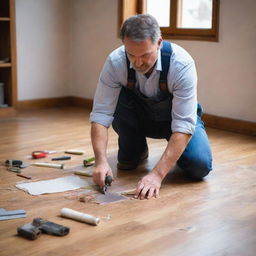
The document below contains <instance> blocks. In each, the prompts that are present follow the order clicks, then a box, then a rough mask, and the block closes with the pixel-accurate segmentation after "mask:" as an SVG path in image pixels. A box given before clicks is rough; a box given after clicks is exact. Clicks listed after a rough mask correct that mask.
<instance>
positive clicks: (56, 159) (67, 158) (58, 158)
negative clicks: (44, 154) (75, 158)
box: [52, 156, 71, 161]
mask: <svg viewBox="0 0 256 256" xmlns="http://www.w3.org/2000/svg"><path fill="white" fill-rule="evenodd" d="M70 159H71V156H61V157H55V158H52V161H61V160H70Z"/></svg>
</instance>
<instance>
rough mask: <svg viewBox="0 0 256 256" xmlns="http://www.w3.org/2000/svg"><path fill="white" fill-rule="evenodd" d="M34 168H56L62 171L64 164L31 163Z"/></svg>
mask: <svg viewBox="0 0 256 256" xmlns="http://www.w3.org/2000/svg"><path fill="white" fill-rule="evenodd" d="M32 165H34V166H40V167H50V168H57V169H64V164H52V163H39V162H37V163H32Z"/></svg>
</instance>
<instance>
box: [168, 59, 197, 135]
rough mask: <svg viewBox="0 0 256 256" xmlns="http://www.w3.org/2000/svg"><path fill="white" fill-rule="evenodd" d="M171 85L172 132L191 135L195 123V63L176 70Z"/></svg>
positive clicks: (181, 66)
mask: <svg viewBox="0 0 256 256" xmlns="http://www.w3.org/2000/svg"><path fill="white" fill-rule="evenodd" d="M173 75H175V82H174V85H173V101H172V132H181V133H186V134H193V133H194V131H195V126H196V121H197V73H196V68H195V63H194V62H193V61H192V62H190V63H187V64H186V65H180V66H178V68H177V69H176V72H175V74H173Z"/></svg>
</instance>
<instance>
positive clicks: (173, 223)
mask: <svg viewBox="0 0 256 256" xmlns="http://www.w3.org/2000/svg"><path fill="white" fill-rule="evenodd" d="M88 117H89V111H88V110H86V109H85V110H83V109H82V108H52V109H47V110H35V111H29V112H26V111H23V112H21V113H19V114H18V115H17V117H15V118H7V117H6V118H2V119H0V134H1V136H0V143H1V147H0V159H1V161H4V160H7V159H20V160H23V161H24V162H33V160H31V159H29V158H28V155H30V154H31V152H32V151H34V150H59V151H63V150H65V149H72V148H73V149H80V150H84V151H85V152H86V153H85V155H82V156H79V155H74V156H73V155H72V158H71V160H69V161H65V162H64V161H63V162H64V163H65V167H66V169H64V170H59V169H52V168H43V167H33V166H30V167H28V168H26V169H25V170H24V171H23V173H24V174H26V175H30V176H32V181H33V180H34V181H35V180H44V179H50V178H58V177H63V176H66V175H71V174H72V171H71V170H72V167H74V166H78V165H82V161H83V159H85V158H88V157H91V156H92V155H93V151H92V147H91V143H90V136H89V135H90V124H89V121H88ZM207 131H208V134H209V138H210V142H211V145H212V149H213V156H214V170H213V171H212V172H211V174H209V176H208V177H207V178H206V179H205V181H203V182H191V181H190V180H188V179H187V178H186V177H184V175H183V173H182V171H181V170H180V169H178V168H175V170H174V171H173V172H172V173H170V174H169V175H168V176H167V177H166V179H165V180H164V182H163V185H162V189H161V191H160V197H159V198H157V199H151V200H143V201H141V200H135V199H134V200H126V201H123V202H119V203H113V204H107V205H98V204H94V203H92V202H86V203H83V202H79V201H78V200H76V199H74V198H73V199H71V198H70V197H68V196H67V195H68V194H69V192H65V193H56V194H48V195H40V196H31V195H28V194H27V193H25V192H23V191H21V190H18V189H16V188H15V184H16V182H20V181H27V180H25V179H23V178H21V177H18V176H16V174H15V173H12V172H9V171H7V170H6V168H5V167H4V166H0V177H1V180H0V206H1V207H2V208H5V209H6V210H14V209H24V210H26V212H27V217H26V218H23V219H15V220H8V221H1V222H0V230H1V232H0V248H1V250H0V255H1V256H10V255H19V256H25V255H26V256H27V255H33V256H43V255H49V256H53V255H62V256H70V255H72V256H81V255H90V256H94V255H95V256H96V255H97V256H98V255H109V256H110V255H111V256H113V255H115V256H119V255H120V256H126V255H127V256H128V255H129V256H130V255H140V256H149V255H150V256H152V255H161V256H165V255H168V256H169V255H172V256H176V255H177V256H188V255H189V256H190V255H193V256H199V255H200V256H202V255H203V256H219V255H232V256H233V255H243V256H254V255H255V251H256V205H255V198H256V188H255V179H256V138H255V137H250V136H245V135H240V134H235V133H230V132H225V131H221V130H215V129H208V130H207ZM148 144H149V155H150V157H149V160H147V161H146V162H145V163H144V164H143V165H141V166H139V167H138V168H137V169H136V170H134V171H117V170H116V161H117V160H116V155H117V136H116V134H115V133H114V131H113V130H112V129H110V136H109V148H108V157H109V161H110V165H111V167H112V168H113V171H114V174H115V181H114V182H113V184H112V186H111V187H110V190H109V191H121V190H129V189H132V188H133V187H134V186H135V185H136V183H137V182H138V179H139V178H140V177H142V176H143V175H145V174H146V173H147V172H148V171H150V169H151V168H152V167H153V166H154V164H155V163H156V161H157V160H158V159H159V157H160V155H161V153H162V152H163V150H164V148H165V146H166V142H165V141H164V140H153V139H149V140H148ZM62 154H63V152H59V153H56V154H54V155H50V156H49V157H48V158H45V159H44V160H43V161H44V162H45V161H49V162H51V161H50V159H51V158H52V156H54V157H57V156H61V155H62ZM36 161H38V160H36ZM80 177H81V178H83V179H91V178H90V177H82V176H80ZM64 207H67V208H71V209H74V210H76V211H81V212H84V213H87V214H91V215H93V216H98V217H100V218H101V223H100V224H99V225H98V226H91V225H88V224H84V223H80V222H76V221H73V220H69V219H65V218H61V217H60V210H61V209H62V208H64ZM109 216H111V217H110V219H109V218H107V217H109ZM35 217H41V218H44V219H48V220H49V221H53V222H56V223H59V224H62V225H64V226H68V227H70V234H69V235H67V236H65V237H54V236H49V235H42V236H41V237H39V238H38V239H37V240H35V241H28V240H25V239H23V238H21V237H18V236H16V229H17V227H18V226H21V225H23V224H25V223H29V222H31V221H32V220H33V218H35Z"/></svg>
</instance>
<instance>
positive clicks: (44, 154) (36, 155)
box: [31, 150, 49, 159]
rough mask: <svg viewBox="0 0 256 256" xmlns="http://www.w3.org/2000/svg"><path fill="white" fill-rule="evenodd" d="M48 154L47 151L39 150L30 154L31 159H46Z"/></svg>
mask: <svg viewBox="0 0 256 256" xmlns="http://www.w3.org/2000/svg"><path fill="white" fill-rule="evenodd" d="M48 154H49V152H48V151H41V150H36V151H33V152H32V154H31V155H32V158H34V159H39V158H44V157H47V156H48Z"/></svg>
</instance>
